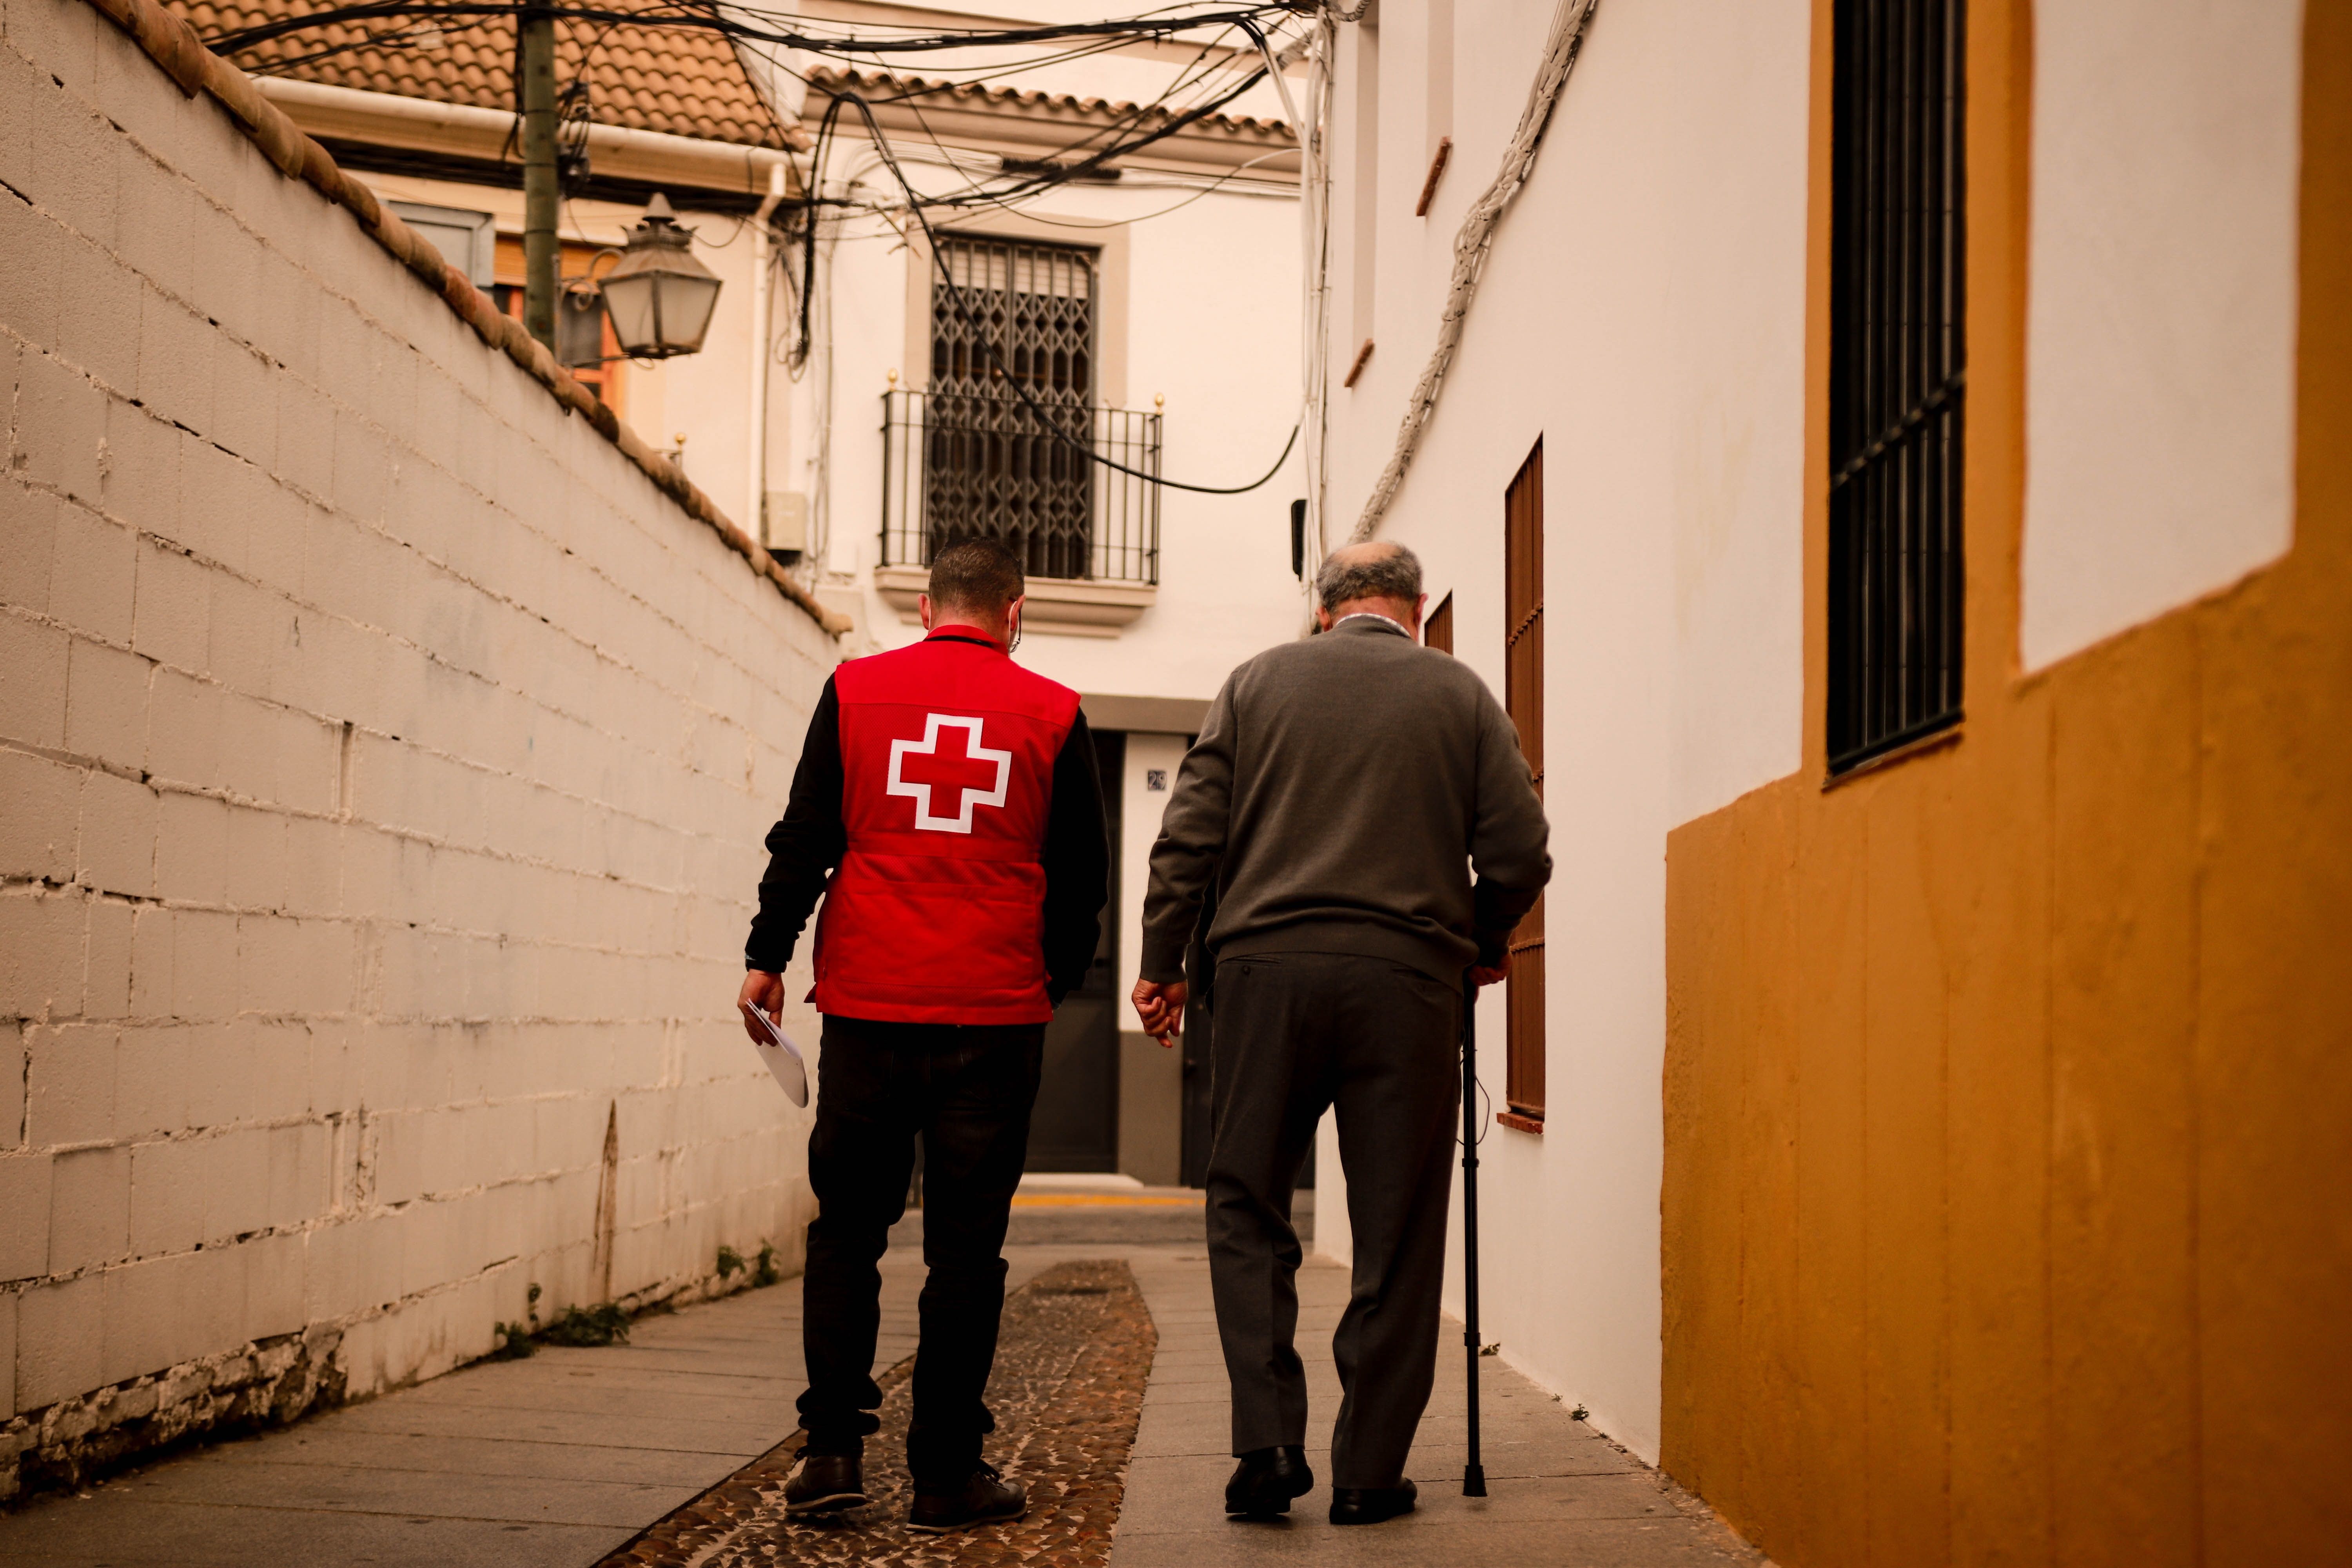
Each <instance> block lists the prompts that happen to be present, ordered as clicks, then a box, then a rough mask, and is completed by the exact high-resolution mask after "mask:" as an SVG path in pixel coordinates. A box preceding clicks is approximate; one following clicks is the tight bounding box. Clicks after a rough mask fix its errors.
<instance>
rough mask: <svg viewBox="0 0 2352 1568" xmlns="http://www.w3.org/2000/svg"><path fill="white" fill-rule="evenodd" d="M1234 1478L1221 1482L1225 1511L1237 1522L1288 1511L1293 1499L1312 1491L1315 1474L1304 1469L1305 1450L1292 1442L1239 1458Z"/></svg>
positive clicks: (1269, 1517)
mask: <svg viewBox="0 0 2352 1568" xmlns="http://www.w3.org/2000/svg"><path fill="white" fill-rule="evenodd" d="M1240 1458H1241V1463H1240V1464H1238V1465H1236V1466H1234V1479H1231V1480H1229V1481H1227V1482H1226V1483H1225V1511H1226V1512H1227V1513H1229V1514H1231V1515H1233V1516H1234V1517H1235V1518H1237V1519H1272V1518H1274V1517H1276V1515H1277V1514H1285V1513H1288V1512H1289V1511H1290V1501H1291V1500H1292V1499H1293V1498H1298V1497H1304V1496H1306V1495H1307V1493H1308V1492H1311V1491H1313V1490H1314V1489H1315V1472H1314V1471H1313V1470H1310V1469H1308V1468H1307V1450H1306V1449H1304V1448H1302V1447H1299V1446H1298V1445H1297V1444H1296V1443H1290V1444H1286V1445H1285V1446H1283V1447H1279V1448H1254V1449H1252V1450H1251V1451H1250V1452H1248V1453H1246V1454H1244V1455H1242V1456H1240Z"/></svg>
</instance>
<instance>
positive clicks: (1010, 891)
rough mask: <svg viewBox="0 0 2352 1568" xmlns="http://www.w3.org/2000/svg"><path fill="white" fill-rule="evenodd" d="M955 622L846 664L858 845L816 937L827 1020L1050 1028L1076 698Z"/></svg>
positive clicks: (839, 689) (846, 812)
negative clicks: (1056, 835)
mask: <svg viewBox="0 0 2352 1568" xmlns="http://www.w3.org/2000/svg"><path fill="white" fill-rule="evenodd" d="M977 636H979V634H978V633H976V632H959V630H958V629H956V628H948V629H943V630H942V631H940V632H935V633H933V634H932V635H931V637H929V638H928V639H927V640H925V641H923V642H919V643H917V644H915V645H914V646H913V647H903V648H899V649H898V650H896V651H895V652H891V653H883V654H876V655H874V656H873V657H871V658H859V659H852V660H851V661H850V662H849V663H847V664H845V665H842V666H841V667H840V668H837V669H835V671H834V677H833V690H834V697H835V700H836V701H837V702H838V703H839V705H840V712H841V770H842V794H841V818H842V825H843V826H844V827H845V828H846V829H847V830H848V849H847V851H846V852H845V854H844V855H843V856H842V859H841V868H840V869H839V870H837V871H835V873H834V875H833V880H832V881H831V882H830V883H828V884H827V885H826V889H825V898H824V913H823V914H822V915H821V916H820V917H819V918H818V921H817V929H816V1005H817V1011H819V1012H820V1013H832V1014H837V1015H840V1016H845V1017H852V1018H874V1019H880V1020H884V1021H887V1022H897V1023H914V1024H1042V1023H1045V1021H1046V1020H1047V1019H1049V1018H1051V1017H1052V1016H1054V1008H1053V1005H1052V1004H1051V1003H1049V1002H1048V1001H1046V999H1045V867H1044V866H1043V865H1042V864H1041V863H1040V860H1039V856H1040V854H1041V852H1042V851H1043V848H1044V847H1045V818H1046V814H1047V812H1048V810H1049V809H1050V808H1051V806H1052V805H1053V795H1054V759H1055V757H1056V756H1058V755H1059V754H1060V753H1061V750H1062V742H1063V739H1064V737H1066V736H1067V735H1068V734H1069V732H1070V726H1071V725H1072V724H1073V723H1075V722H1076V719H1077V713H1078V694H1077V693H1076V692H1075V691H1072V690H1071V689H1069V688H1068V687H1066V686H1060V685H1056V684H1055V682H1053V681H1050V680H1047V679H1045V677H1044V676H1041V675H1033V674H1031V673H1030V672H1029V671H1028V670H1025V669H1024V668H1021V667H1020V666H1019V665H1017V664H1015V663H1013V660H1012V659H1011V658H1007V657H1006V656H1005V654H1004V653H1003V650H1001V649H999V648H997V647H993V646H989V647H982V646H980V645H979V644H977V643H974V642H967V641H963V640H961V637H977Z"/></svg>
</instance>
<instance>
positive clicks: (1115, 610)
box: [874, 566, 1160, 637]
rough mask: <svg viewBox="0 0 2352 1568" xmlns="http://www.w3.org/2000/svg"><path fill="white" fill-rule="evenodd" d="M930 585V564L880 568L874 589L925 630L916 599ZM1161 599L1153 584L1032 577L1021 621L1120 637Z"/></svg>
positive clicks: (1039, 628)
mask: <svg viewBox="0 0 2352 1568" xmlns="http://www.w3.org/2000/svg"><path fill="white" fill-rule="evenodd" d="M930 581H931V574H930V569H929V567H926V566H877V567H876V568H875V569H874V586H875V587H876V588H877V590H879V591H880V593H881V595H882V597H883V599H884V600H885V601H887V603H888V604H889V605H890V606H891V607H892V608H893V609H895V610H897V611H898V618H899V619H900V620H901V621H904V622H906V623H907V624H908V625H909V626H920V625H921V624H922V616H921V615H920V614H919V612H918V611H917V609H916V607H915V599H916V596H917V595H920V594H921V593H923V592H924V591H925V590H926V589H927V588H928V587H929V585H930ZM1159 597H1160V590H1159V588H1158V587H1156V586H1154V585H1153V584H1150V583H1100V582H1087V581H1083V580H1077V579H1070V578H1060V577H1032V578H1030V579H1029V601H1028V603H1027V605H1024V608H1023V610H1022V620H1023V622H1024V625H1026V626H1027V627H1028V629H1029V630H1031V631H1034V632H1054V633H1058V634H1059V635H1061V636H1064V637H1117V636H1118V634H1119V633H1121V632H1122V631H1125V630H1126V629H1127V628H1128V627H1129V626H1130V625H1132V624H1133V623H1134V622H1135V620H1136V618H1137V617H1138V616H1141V615H1142V614H1143V612H1144V611H1146V610H1148V609H1150V608H1151V606H1152V604H1153V602H1154V601H1155V600H1157V599H1158V598H1159Z"/></svg>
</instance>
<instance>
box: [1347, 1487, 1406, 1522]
mask: <svg viewBox="0 0 2352 1568" xmlns="http://www.w3.org/2000/svg"><path fill="white" fill-rule="evenodd" d="M1416 1495H1417V1494H1416V1493H1415V1491H1414V1490H1413V1485H1412V1482H1411V1481H1399V1482H1398V1483H1397V1484H1396V1485H1394V1486H1392V1487H1333V1488H1332V1489H1331V1522H1332V1523H1334V1524H1379V1523H1381V1522H1382V1521H1387V1520H1391V1519H1394V1518H1396V1516H1397V1515H1399V1514H1401V1513H1411V1512H1412V1500H1413V1498H1414V1497H1415V1496H1416Z"/></svg>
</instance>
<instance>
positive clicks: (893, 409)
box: [875, 391, 1160, 637]
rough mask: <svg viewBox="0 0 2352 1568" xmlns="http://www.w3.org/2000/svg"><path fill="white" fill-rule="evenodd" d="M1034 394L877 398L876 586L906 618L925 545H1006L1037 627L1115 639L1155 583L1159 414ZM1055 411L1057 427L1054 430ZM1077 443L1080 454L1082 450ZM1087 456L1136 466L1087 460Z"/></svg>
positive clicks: (920, 580)
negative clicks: (1024, 576) (1028, 400)
mask: <svg viewBox="0 0 2352 1568" xmlns="http://www.w3.org/2000/svg"><path fill="white" fill-rule="evenodd" d="M1049 397H1050V394H1044V395H1038V402H1039V404H1040V405H1041V406H1042V408H1043V411H1044V413H1045V419H1041V418H1040V417H1039V416H1038V415H1037V414H1036V413H1034V412H1032V410H1031V408H1030V406H1029V405H1027V404H1024V403H1023V402H1022V401H1020V400H1019V399H1018V398H1016V397H1013V396H1011V395H1000V394H997V393H995V392H993V391H991V392H987V393H939V394H933V393H924V392H915V391H892V392H888V393H885V394H884V395H883V399H882V564H881V566H880V568H879V569H878V570H877V572H876V573H875V585H876V586H877V588H879V589H880V590H881V593H882V596H883V597H884V598H885V599H887V600H888V601H889V603H890V604H891V605H893V606H894V607H895V608H897V610H898V613H899V615H900V616H901V618H903V619H906V620H909V621H911V620H913V619H914V618H915V596H916V595H919V594H920V593H921V592H922V591H923V588H924V585H925V584H926V583H927V582H928V581H929V563H930V559H931V552H933V551H935V550H939V549H943V548H945V547H946V546H947V545H950V544H952V543H955V542H958V541H960V540H965V539H981V538H985V539H1000V540H1003V542H1005V543H1006V544H1008V545H1011V546H1012V547H1013V551H1014V552H1015V553H1017V554H1018V555H1020V557H1021V559H1022V564H1023V566H1024V569H1025V570H1026V571H1027V573H1028V575H1029V602H1028V606H1027V609H1026V612H1025V618H1026V620H1027V622H1028V624H1029V626H1031V627H1032V628H1033V629H1034V630H1037V631H1051V632H1060V633H1063V634H1066V635H1074V636H1078V637H1117V636H1118V633H1119V631H1120V629H1121V628H1122V627H1124V626H1127V625H1128V624H1129V623H1130V622H1132V621H1133V620H1134V619H1135V618H1136V617H1137V616H1140V615H1141V614H1143V612H1144V611H1145V610H1147V609H1150V607H1151V603H1152V601H1153V599H1155V598H1156V597H1157V596H1158V594H1159V586H1158V584H1159V582H1160V487H1159V486H1158V485H1155V484H1152V483H1150V482H1149V481H1148V480H1146V479H1141V478H1139V477H1138V475H1139V474H1151V475H1157V474H1158V473H1159V472H1160V416H1159V415H1158V414H1144V413H1140V412H1138V411H1136V410H1132V409H1126V408H1105V407H1092V406H1087V405H1079V404H1076V403H1073V404H1070V405H1067V406H1056V405H1055V403H1054V402H1051V401H1048V398H1049ZM1046 419H1050V420H1052V421H1053V422H1054V425H1055V426H1058V433H1057V431H1056V429H1055V428H1053V427H1049V426H1048V425H1047V424H1046V422H1045V420H1046ZM1081 446H1082V447H1084V448H1085V449H1084V450H1080V449H1079V448H1080V447H1081ZM1087 451H1091V452H1094V453H1096V454H1098V455H1099V456H1101V457H1104V458H1109V459H1110V460H1111V461H1112V462H1115V463H1118V464H1119V465H1121V466H1122V467H1124V468H1132V469H1135V470H1136V473H1133V474H1129V473H1121V472H1119V470H1118V468H1107V467H1105V466H1104V465H1103V464H1101V463H1097V462H1093V461H1089V460H1088V458H1087V455H1086V453H1087Z"/></svg>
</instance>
